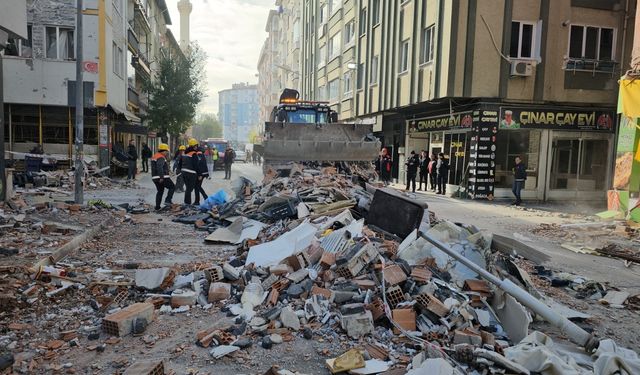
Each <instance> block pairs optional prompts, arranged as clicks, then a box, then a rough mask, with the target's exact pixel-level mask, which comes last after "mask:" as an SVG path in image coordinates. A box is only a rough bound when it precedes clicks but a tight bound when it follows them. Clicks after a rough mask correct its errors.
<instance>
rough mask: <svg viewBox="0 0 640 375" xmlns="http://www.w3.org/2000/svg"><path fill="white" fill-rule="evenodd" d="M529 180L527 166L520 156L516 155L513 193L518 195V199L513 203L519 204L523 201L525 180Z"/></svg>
mask: <svg viewBox="0 0 640 375" xmlns="http://www.w3.org/2000/svg"><path fill="white" fill-rule="evenodd" d="M526 180H527V167H526V166H525V165H524V163H523V162H522V158H520V156H516V165H515V167H513V189H512V191H513V195H514V196H515V197H516V201H515V202H513V203H512V204H513V205H516V206H519V205H520V204H521V203H522V197H521V196H520V192H521V191H522V189H523V188H524V182H525V181H526Z"/></svg>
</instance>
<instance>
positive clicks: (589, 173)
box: [549, 133, 611, 191]
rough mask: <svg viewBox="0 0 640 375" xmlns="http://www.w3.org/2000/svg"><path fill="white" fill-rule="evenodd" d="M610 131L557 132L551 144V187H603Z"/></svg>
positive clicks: (604, 188)
mask: <svg viewBox="0 0 640 375" xmlns="http://www.w3.org/2000/svg"><path fill="white" fill-rule="evenodd" d="M610 138H611V136H610V135H609V134H592V133H576V134H575V135H573V134H570V135H566V134H557V135H555V136H554V137H553V141H552V146H551V171H550V176H549V189H550V190H569V191H571V190H573V191H604V190H606V188H607V186H606V184H607V180H608V174H607V166H608V163H609V148H610Z"/></svg>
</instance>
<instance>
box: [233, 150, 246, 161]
mask: <svg viewBox="0 0 640 375" xmlns="http://www.w3.org/2000/svg"><path fill="white" fill-rule="evenodd" d="M235 153H236V159H235V161H240V162H243V163H245V162H246V161H247V153H246V152H244V151H240V150H238V151H235Z"/></svg>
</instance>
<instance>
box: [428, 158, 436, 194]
mask: <svg viewBox="0 0 640 375" xmlns="http://www.w3.org/2000/svg"><path fill="white" fill-rule="evenodd" d="M437 163H438V158H437V157H436V155H435V154H433V155H431V160H430V161H429V165H428V166H427V168H428V169H427V170H428V172H429V185H430V188H431V191H436V185H437V179H438V171H437V170H436V165H437Z"/></svg>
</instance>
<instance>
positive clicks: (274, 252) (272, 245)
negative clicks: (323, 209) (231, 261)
mask: <svg viewBox="0 0 640 375" xmlns="http://www.w3.org/2000/svg"><path fill="white" fill-rule="evenodd" d="M316 230H317V229H316V227H315V226H313V225H311V224H309V223H303V224H300V225H298V226H297V227H296V228H295V229H293V230H291V231H289V232H286V233H285V234H283V235H282V236H280V237H278V238H277V239H275V240H273V241H271V242H265V243H262V244H260V245H255V246H252V247H251V248H249V253H248V254H247V261H246V264H251V263H253V264H255V265H256V266H258V267H266V266H271V265H275V264H278V263H279V262H280V261H281V260H283V259H284V258H286V257H288V256H290V255H293V254H295V253H297V252H300V251H302V250H304V249H305V248H306V247H307V246H309V245H311V242H312V241H313V239H314V238H315V233H316Z"/></svg>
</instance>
